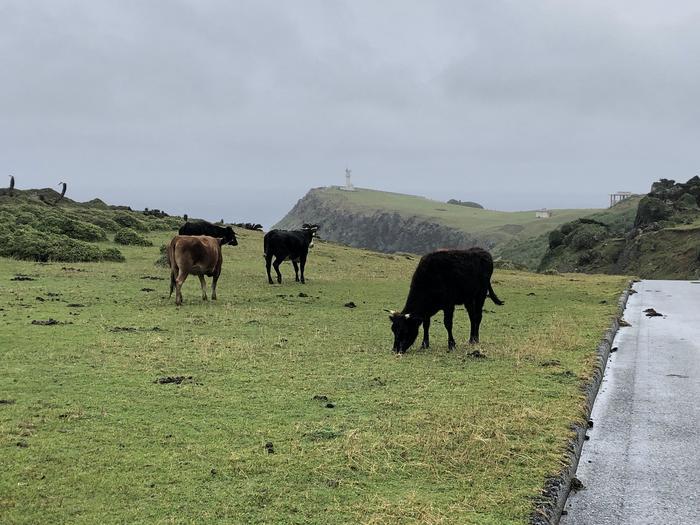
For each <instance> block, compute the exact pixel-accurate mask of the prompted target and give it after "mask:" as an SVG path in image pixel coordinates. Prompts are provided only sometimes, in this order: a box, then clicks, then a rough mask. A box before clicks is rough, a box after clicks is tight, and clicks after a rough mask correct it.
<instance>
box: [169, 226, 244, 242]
mask: <svg viewBox="0 0 700 525" xmlns="http://www.w3.org/2000/svg"><path fill="white" fill-rule="evenodd" d="M178 233H179V234H180V235H207V236H209V237H216V238H218V239H223V240H224V241H223V243H222V244H229V245H231V246H237V245H238V240H237V239H236V234H235V233H234V231H233V228H231V226H226V227H225V228H224V227H223V226H217V225H216V224H212V223H210V222H207V221H192V222H189V221H188V222H186V223H185V224H183V225H182V226H180V230H179V231H178Z"/></svg>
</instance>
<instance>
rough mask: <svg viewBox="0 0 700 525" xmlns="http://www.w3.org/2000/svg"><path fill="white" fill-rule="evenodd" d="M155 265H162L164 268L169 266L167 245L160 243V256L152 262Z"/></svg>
mask: <svg viewBox="0 0 700 525" xmlns="http://www.w3.org/2000/svg"><path fill="white" fill-rule="evenodd" d="M153 264H154V265H155V266H163V267H165V268H167V267H169V266H170V261H169V260H168V245H167V244H161V245H160V256H159V257H158V258H157V259H156V261H155V262H154V263H153Z"/></svg>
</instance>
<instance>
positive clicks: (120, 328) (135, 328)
mask: <svg viewBox="0 0 700 525" xmlns="http://www.w3.org/2000/svg"><path fill="white" fill-rule="evenodd" d="M109 331H110V332H115V333H124V332H126V333H135V332H165V331H166V330H164V329H163V328H160V327H159V326H154V327H152V328H141V327H138V326H115V327H114V328H110V329H109Z"/></svg>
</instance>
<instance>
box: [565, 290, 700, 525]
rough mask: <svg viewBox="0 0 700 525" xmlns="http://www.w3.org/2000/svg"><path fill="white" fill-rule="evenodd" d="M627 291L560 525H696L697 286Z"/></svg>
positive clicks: (699, 507)
mask: <svg viewBox="0 0 700 525" xmlns="http://www.w3.org/2000/svg"><path fill="white" fill-rule="evenodd" d="M634 289H635V290H636V291H637V292H638V293H637V294H634V295H632V296H630V298H629V301H628V303H627V308H626V310H625V314H624V318H625V319H626V320H627V321H628V322H630V323H631V325H632V326H630V327H625V328H620V330H619V332H618V334H617V336H616V338H615V342H614V343H613V348H614V347H617V348H618V350H617V351H616V352H614V353H611V354H610V359H609V360H608V366H607V368H606V371H605V376H604V378H603V383H602V385H601V389H600V392H599V393H598V397H597V399H596V401H595V404H594V406H593V414H592V416H591V419H592V420H593V423H594V426H593V428H591V429H589V431H588V435H589V436H590V440H589V441H586V442H585V444H584V446H583V454H582V456H581V461H580V462H579V466H578V471H577V474H576V477H577V478H578V479H579V480H581V482H582V483H583V485H584V488H583V489H582V490H579V491H578V492H572V493H571V495H570V496H569V500H568V501H567V503H566V506H565V510H566V512H567V513H568V514H566V515H564V516H562V519H561V522H560V523H561V524H562V525H607V524H616V525H617V524H629V525H642V524H654V525H657V524H679V525H680V524H689V525H700V282H696V283H693V282H691V281H642V282H639V283H636V284H635V285H634ZM648 308H653V309H654V310H655V311H656V312H657V313H659V314H662V315H660V316H654V317H647V315H646V313H645V312H644V310H646V309H648Z"/></svg>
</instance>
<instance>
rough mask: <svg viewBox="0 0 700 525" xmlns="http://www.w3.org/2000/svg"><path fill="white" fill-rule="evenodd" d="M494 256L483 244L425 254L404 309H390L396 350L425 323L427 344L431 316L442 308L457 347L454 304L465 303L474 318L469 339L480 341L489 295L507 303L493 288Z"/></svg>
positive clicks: (426, 342)
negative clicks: (475, 246) (454, 329)
mask: <svg viewBox="0 0 700 525" xmlns="http://www.w3.org/2000/svg"><path fill="white" fill-rule="evenodd" d="M492 274H493V259H492V258H491V254H490V253H489V252H487V251H486V250H482V249H481V248H470V249H468V250H440V251H437V252H433V253H429V254H428V255H425V256H424V257H423V258H422V259H421V260H420V262H419V263H418V267H417V268H416V271H415V273H414V274H413V279H412V280H411V289H410V291H409V292H408V298H407V299H406V306H404V308H403V310H402V311H401V312H395V311H393V310H388V311H389V312H390V313H391V315H390V317H389V319H391V330H392V331H393V332H394V352H397V353H400V354H403V353H405V352H406V350H408V349H409V348H410V347H411V345H412V344H413V342H414V341H415V340H416V337H418V328H419V327H420V325H421V324H423V343H422V345H421V348H428V346H429V345H430V338H429V335H428V332H429V330H430V318H431V317H432V316H433V315H435V314H436V313H437V312H438V311H439V310H442V311H443V312H444V323H445V328H446V329H447V337H448V339H447V345H448V348H449V349H450V350H452V349H453V348H454V347H455V340H454V337H452V317H453V315H454V311H455V306H456V305H460V304H463V305H464V306H465V307H466V309H467V312H468V313H469V320H470V321H471V333H470V336H469V342H470V343H478V342H479V325H480V324H481V315H482V309H483V307H484V301H485V300H486V297H487V296H488V297H490V298H491V300H492V301H493V302H494V303H496V304H497V305H502V304H504V303H503V302H502V301H501V300H500V299H499V298H498V297H497V296H496V294H495V292H494V291H493V288H491V275H492Z"/></svg>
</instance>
